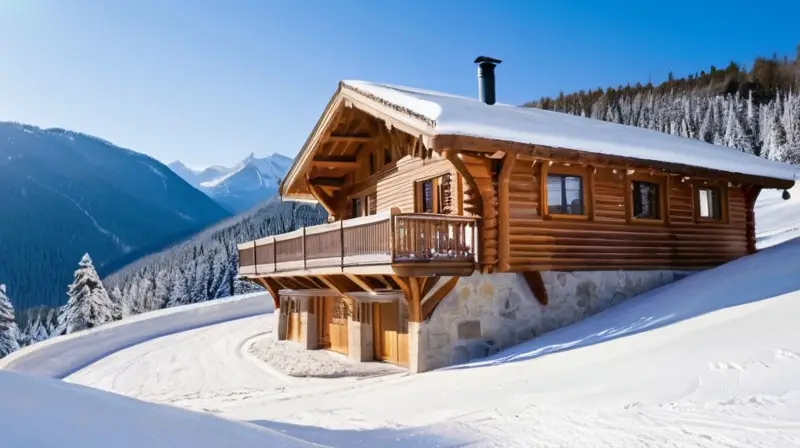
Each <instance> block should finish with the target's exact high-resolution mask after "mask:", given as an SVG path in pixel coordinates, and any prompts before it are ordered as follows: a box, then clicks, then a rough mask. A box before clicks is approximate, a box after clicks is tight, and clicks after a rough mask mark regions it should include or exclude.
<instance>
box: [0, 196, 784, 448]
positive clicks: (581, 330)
mask: <svg viewBox="0 0 800 448" xmlns="http://www.w3.org/2000/svg"><path fill="white" fill-rule="evenodd" d="M791 193H792V199H791V200H789V201H783V200H782V199H780V195H781V192H780V191H778V192H774V191H766V192H764V193H762V197H761V199H760V200H759V203H758V205H757V226H758V230H759V247H762V248H764V249H763V250H762V251H760V252H759V253H757V254H755V255H752V256H748V257H744V258H742V259H740V260H737V261H735V262H732V263H729V264H726V265H724V266H721V267H719V268H717V269H713V270H709V271H705V272H701V273H697V274H694V275H692V276H690V277H688V278H685V279H683V280H681V281H678V282H675V283H673V284H670V285H666V286H664V287H662V288H659V289H657V290H655V291H651V292H650V293H647V294H643V295H641V296H638V297H636V298H633V299H631V300H629V301H627V302H624V303H622V304H620V305H617V306H615V307H613V308H611V309H609V310H607V311H605V312H603V313H600V314H597V315H595V316H593V317H590V318H588V319H586V320H584V321H581V322H578V323H576V324H574V325H571V326H569V327H566V328H563V329H561V330H557V331H554V332H551V333H548V334H545V335H542V336H540V337H538V338H536V339H534V340H532V341H530V342H528V343H525V344H522V345H519V346H517V347H513V348H511V349H509V350H505V351H503V352H501V353H499V354H497V355H495V356H493V357H491V358H486V359H483V360H479V361H477V362H473V363H471V364H466V365H461V366H455V367H451V368H447V369H442V370H438V371H434V372H429V373H425V374H420V375H405V374H402V373H400V374H390V375H385V376H379V377H372V378H369V377H368V378H353V377H350V378H337V379H319V378H295V377H289V376H285V375H283V374H281V373H279V372H277V371H275V370H274V369H272V368H270V367H269V366H267V365H266V364H264V363H262V362H261V361H259V360H258V359H256V358H254V357H253V356H252V355H250V354H249V353H248V348H249V347H250V345H251V344H252V343H253V342H254V341H256V340H259V339H260V338H263V337H264V335H265V334H267V333H269V332H270V331H271V329H272V322H273V320H272V316H271V314H261V315H255V316H252V317H246V318H243V319H238V320H229V321H227V322H224V323H219V324H215V325H210V326H205V327H201V328H195V329H192V330H189V331H183V332H179V333H175V332H169V334H167V335H165V336H162V333H163V332H162V333H159V334H155V335H154V338H153V339H150V340H147V341H145V342H142V343H139V344H137V345H133V346H128V347H127V348H124V349H121V350H119V351H116V352H115V353H113V354H110V355H107V356H105V357H102V359H99V358H101V356H98V355H99V354H98V353H95V354H94V356H95V358H94V359H99V361H97V362H94V363H93V364H91V365H89V366H88V367H85V368H81V367H83V366H84V365H85V364H82V362H85V361H86V360H87V359H83V358H82V357H73V358H74V359H77V360H79V361H81V362H78V363H76V365H74V366H72V367H73V369H74V370H73V371H74V372H75V373H72V374H71V375H69V376H68V377H67V378H66V379H65V381H66V382H68V383H78V384H82V385H87V386H92V387H95V388H98V389H104V390H106V391H112V392H116V393H118V394H122V395H127V396H129V397H133V398H138V399H141V400H145V401H150V402H154V403H162V404H170V405H173V406H177V407H180V408H185V409H189V410H195V411H199V412H201V413H206V414H214V415H216V416H221V417H224V418H227V419H232V420H241V421H243V422H250V423H253V424H256V425H260V426H261V427H263V428H266V429H271V430H276V431H277V432H280V433H283V434H285V435H287V436H290V437H293V439H288V440H289V441H288V442H285V443H290V442H296V443H298V444H299V443H301V442H300V441H301V440H302V441H304V442H307V443H311V444H316V446H328V447H348V448H349V447H432V446H442V447H455V446H458V447H462V446H476V447H484V446H486V447H517V446H519V447H526V446H536V447H615V448H616V447H719V446H727V447H789V446H800V325H797V323H796V321H797V317H796V316H800V275H797V270H798V267H800V239H794V240H791V241H789V239H790V238H793V237H795V236H798V235H800V230H798V229H800V189H798V188H795V189H793V190H792V192H791ZM248 300H255V299H253V298H251V299H248ZM258 300H263V302H265V304H264V305H263V306H264V307H267V308H271V305H270V304H271V300H269V298H267V297H264V296H261V297H260V298H259V299H258ZM243 303H246V301H244V300H242V299H238V300H237V299H233V300H224V301H220V302H219V304H218V305H214V306H219V308H218V310H220V311H221V310H223V309H226V308H229V309H237V308H239V307H241V306H242V304H243ZM170 312H171V313H173V314H171V315H172V316H173V317H171V318H170V317H166V316H162V317H161V318H162V319H166V320H169V319H173V318H174V319H180V318H179V316H180V315H181V314H182V310H178V311H176V310H172V311H170ZM239 312H240V311H236V313H239ZM227 313H232V314H235V313H234V312H232V311H227ZM123 322H124V321H123ZM131 328H133V327H131ZM108 331H109V332H108V333H105V334H104V333H103V332H102V331H96V332H95V333H93V336H90V335H86V336H84V338H85V339H84V342H82V344H84V345H95V344H96V343H99V341H100V340H102V339H104V338H107V337H109V335H111V334H113V333H116V332H123V333H124V332H125V331H127V328H126V327H124V326H120V327H119V328H118V329H116V330H115V329H113V328H112V329H110V330H108ZM158 336H161V337H158ZM114 338H116V336H114ZM57 339H58V338H57ZM69 340H70V339H67V341H69ZM48 342H49V341H48ZM51 344H52V346H54V347H57V346H58V344H59V343H58V342H51ZM64 344H67V342H64ZM45 347H46V346H45ZM28 350H29V352H28V354H27V355H23V356H18V358H17V361H16V362H15V363H13V364H12V365H11V367H13V366H14V365H16V366H18V368H17V370H18V371H23V372H24V371H25V369H28V368H30V369H33V370H39V371H40V373H41V372H44V370H46V369H41V368H38V367H36V364H37V363H38V362H42V361H44V359H43V358H42V357H41V356H34V354H35V353H36V352H37V350H36V349H35V346H34V347H31V348H30V349H28ZM106 354H107V353H106ZM30 356H34V358H30V359H32V360H31V361H30V362H24V361H25V359H26V358H29V357H30ZM89 358H91V357H89ZM0 362H2V361H0ZM81 364H82V365H81ZM65 365H66V362H65V363H64V366H65ZM20 366H21V367H24V368H20ZM0 367H1V366H0ZM62 367H63V366H62ZM79 369H80V370H79ZM55 370H58V369H55ZM66 370H70V369H67V368H62V369H61V370H59V371H66ZM0 374H2V372H0ZM56 377H57V376H56ZM37 381H38V380H37ZM42 381H44V379H42ZM5 384H6V383H5V382H4V379H3V378H2V377H0V389H3V388H4V386H5ZM48 384H49V383H48ZM69 386H72V385H69ZM11 387H13V386H11ZM65 387H66V386H65ZM4 392H5V391H0V393H3V394H4V397H5V393H4ZM98 393H99V392H98ZM34 396H36V395H34ZM27 399H28V400H29V401H28V403H31V405H32V406H33V405H34V404H35V405H36V406H39V403H37V402H36V399H33V400H31V399H30V398H27ZM3 401H4V402H5V400H3ZM15 401H16V400H15ZM0 406H2V405H0ZM208 417H211V416H208ZM104 418H108V419H109V420H108V421H112V418H111V417H104ZM148 418H149V417H148ZM153 418H154V419H156V420H157V419H158V417H153ZM28 421H30V419H29V420H28ZM108 421H106V420H103V422H104V423H103V424H108V425H110V424H111V423H108ZM119 424H120V425H124V424H125V423H124V419H123V417H122V416H120V417H119ZM243 427H245V426H243ZM126 429H127V428H126ZM231 431H232V430H231ZM271 436H272V434H271V433H265V434H264V446H281V445H279V444H278V445H272V444H271V443H272V442H271V439H270V437H271ZM198 437H200V436H196V435H195V434H187V435H186V438H185V439H181V440H180V442H175V443H173V444H172V445H171V446H204V447H205V446H249V445H247V443H246V442H242V443H241V444H239V443H238V442H234V441H230V442H229V443H223V444H218V443H216V442H215V440H214V439H203V440H200V439H199V438H198ZM242 437H245V436H242ZM107 440H108V439H107ZM243 440H244V439H243ZM103 443H105V442H103V441H102V440H100V441H99V444H95V445H91V444H88V445H80V444H79V445H72V446H107V445H103ZM37 446H40V445H37ZM62 446H70V445H62ZM114 446H117V445H114ZM140 446H142V445H140ZM156 446H157V445H156ZM299 446H302V445H299Z"/></svg>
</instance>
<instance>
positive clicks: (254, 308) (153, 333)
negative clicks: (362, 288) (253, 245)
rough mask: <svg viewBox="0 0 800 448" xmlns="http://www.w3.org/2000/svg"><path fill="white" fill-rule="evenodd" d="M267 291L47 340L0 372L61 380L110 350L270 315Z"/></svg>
mask: <svg viewBox="0 0 800 448" xmlns="http://www.w3.org/2000/svg"><path fill="white" fill-rule="evenodd" d="M272 309H273V304H272V299H271V298H270V297H269V295H268V294H266V293H253V294H244V295H240V296H236V297H232V298H228V299H218V300H209V301H207V302H203V303H197V304H194V305H186V306H182V307H173V308H166V309H163V310H158V311H152V312H149V313H143V314H139V315H137V316H133V317H130V318H126V319H123V320H121V321H117V322H113V323H111V324H107V325H103V326H101V327H97V328H93V329H91V330H86V331H80V332H77V333H72V334H69V335H65V336H59V337H56V338H52V339H48V340H46V341H43V342H39V343H36V344H33V345H30V346H28V347H25V348H24V349H22V350H19V351H16V352H14V353H12V354H11V355H9V356H6V357H5V358H2V359H0V369H4V370H10V371H14V372H20V373H25V374H27V375H35V376H44V377H48V378H58V379H61V378H64V377H66V376H68V375H69V374H71V373H73V372H76V371H78V370H80V369H82V368H84V367H86V366H88V365H89V364H91V363H93V362H95V361H97V360H99V359H102V358H103V357H105V356H108V355H110V354H112V353H114V352H117V351H119V350H122V349H124V348H127V347H131V346H133V345H136V344H138V343H140V342H144V341H147V340H149V339H153V338H157V337H161V336H166V335H169V334H173V333H178V332H181V331H186V330H191V329H193V328H199V327H204V326H207V325H213V324H216V323H221V322H227V321H230V320H235V319H241V318H244V317H249V316H255V315H260V314H264V313H268V312H271V311H272Z"/></svg>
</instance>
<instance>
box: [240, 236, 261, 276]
mask: <svg viewBox="0 0 800 448" xmlns="http://www.w3.org/2000/svg"><path fill="white" fill-rule="evenodd" d="M257 249H258V245H256V240H253V272H255V273H256V275H258V250H257ZM240 264H241V263H240Z"/></svg>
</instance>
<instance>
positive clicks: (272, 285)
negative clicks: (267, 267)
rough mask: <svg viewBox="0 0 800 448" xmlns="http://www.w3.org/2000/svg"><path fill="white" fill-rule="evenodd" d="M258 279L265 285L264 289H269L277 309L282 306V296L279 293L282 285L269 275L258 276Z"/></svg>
mask: <svg viewBox="0 0 800 448" xmlns="http://www.w3.org/2000/svg"><path fill="white" fill-rule="evenodd" d="M256 281H257V282H258V283H259V284H260V285H261V286H263V287H264V289H266V290H267V292H268V293H269V295H271V296H272V303H273V304H274V305H275V309H276V310H277V309H278V308H280V306H281V305H280V304H281V298H280V296H279V295H278V290H279V289H280V286H279V285H278V284H277V283H276V282H275V280H272V279H270V278H267V277H262V278H257V279H256Z"/></svg>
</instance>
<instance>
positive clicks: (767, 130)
mask: <svg viewBox="0 0 800 448" xmlns="http://www.w3.org/2000/svg"><path fill="white" fill-rule="evenodd" d="M798 53H800V46H799V47H798ZM798 56H800V54H799V55H798ZM526 106H527V107H537V108H541V109H547V110H554V111H558V112H564V113H569V114H574V115H580V116H584V117H590V118H594V119H597V120H605V121H611V122H614V123H621V124H626V125H631V126H638V127H643V128H647V129H652V130H656V131H660V132H665V133H668V134H672V135H678V136H681V137H687V138H695V139H699V140H704V141H706V142H709V143H714V144H719V145H724V146H729V147H732V148H735V149H738V150H740V151H744V152H747V153H751V154H755V155H758V156H761V157H766V158H769V159H773V160H779V161H784V162H789V163H800V57H798V58H795V59H789V58H783V59H779V58H777V57H776V56H773V57H772V58H769V59H767V58H758V59H756V61H755V63H754V64H753V67H752V68H751V69H750V70H746V69H745V68H744V67H743V66H741V65H739V64H736V63H734V62H731V63H730V64H729V66H728V67H727V68H725V69H723V70H718V69H717V68H715V67H713V66H712V67H711V69H710V70H709V71H708V72H705V71H701V72H700V73H698V74H693V75H689V76H687V77H685V78H680V79H676V78H675V77H674V76H673V75H672V74H670V75H669V76H668V79H667V80H666V81H665V82H663V83H661V84H659V85H657V86H654V85H652V84H647V85H641V84H638V83H637V84H636V85H634V86H630V85H627V86H620V87H618V88H608V89H606V90H602V89H597V90H593V91H583V90H582V91H579V92H577V93H573V94H568V95H567V94H563V93H562V94H560V95H559V96H558V97H556V98H542V99H540V100H539V101H535V102H532V103H528V104H526Z"/></svg>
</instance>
